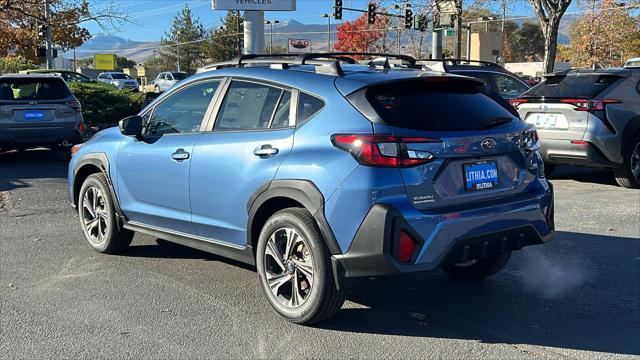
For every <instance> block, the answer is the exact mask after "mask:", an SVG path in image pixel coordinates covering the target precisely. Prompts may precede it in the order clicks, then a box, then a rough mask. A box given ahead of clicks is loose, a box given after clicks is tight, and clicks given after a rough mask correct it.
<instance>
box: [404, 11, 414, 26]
mask: <svg viewBox="0 0 640 360" xmlns="http://www.w3.org/2000/svg"><path fill="white" fill-rule="evenodd" d="M412 27H413V11H411V9H406V10H405V11H404V28H405V29H411V28H412Z"/></svg>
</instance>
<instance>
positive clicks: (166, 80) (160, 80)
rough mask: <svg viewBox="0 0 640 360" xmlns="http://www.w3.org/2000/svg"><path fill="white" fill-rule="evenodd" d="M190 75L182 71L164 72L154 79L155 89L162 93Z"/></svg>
mask: <svg viewBox="0 0 640 360" xmlns="http://www.w3.org/2000/svg"><path fill="white" fill-rule="evenodd" d="M187 77H189V74H188V73H186V72H181V71H174V72H162V73H160V74H158V76H156V78H155V79H153V81H152V83H153V90H154V92H156V93H161V92H165V91H167V90H169V89H170V88H171V87H173V85H175V84H177V83H178V82H180V81H182V80H184V79H186V78H187Z"/></svg>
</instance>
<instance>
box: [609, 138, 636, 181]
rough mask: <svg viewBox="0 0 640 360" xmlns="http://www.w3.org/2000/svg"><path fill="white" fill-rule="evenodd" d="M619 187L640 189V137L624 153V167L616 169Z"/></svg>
mask: <svg viewBox="0 0 640 360" xmlns="http://www.w3.org/2000/svg"><path fill="white" fill-rule="evenodd" d="M613 173H614V175H615V177H616V182H617V183H618V185H620V186H622V187H626V188H630V189H638V188H640V136H638V137H636V138H635V140H634V141H633V142H632V143H631V146H628V147H627V149H626V151H624V163H623V165H622V167H620V168H617V169H614V170H613Z"/></svg>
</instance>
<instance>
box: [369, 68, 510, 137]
mask: <svg viewBox="0 0 640 360" xmlns="http://www.w3.org/2000/svg"><path fill="white" fill-rule="evenodd" d="M480 91H481V86H477V85H475V84H473V83H470V82H469V81H466V80H465V81H457V80H456V81H451V80H449V81H435V82H434V81H432V80H427V79H421V80H411V81H403V82H401V83H398V82H394V83H390V84H384V85H378V86H374V87H371V88H370V89H368V90H367V99H368V100H369V103H370V104H371V105H372V106H373V108H374V110H375V111H376V113H378V116H380V118H381V119H382V120H383V121H384V122H385V123H386V124H389V125H392V126H398V127H403V128H407V129H414V130H425V131H464V130H479V129H485V128H489V127H493V126H497V125H500V124H505V123H509V122H511V121H513V120H514V119H516V117H515V116H514V115H513V114H512V113H511V112H509V111H508V110H507V109H506V108H505V107H504V106H501V105H500V104H498V103H497V102H496V101H494V100H493V99H492V98H491V97H489V96H487V95H485V94H483V93H481V92H480ZM491 124H493V125H491Z"/></svg>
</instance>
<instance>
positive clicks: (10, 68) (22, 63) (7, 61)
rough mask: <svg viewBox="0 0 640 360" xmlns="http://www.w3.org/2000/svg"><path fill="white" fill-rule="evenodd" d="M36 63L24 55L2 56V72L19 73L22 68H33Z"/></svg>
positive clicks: (0, 68) (0, 69) (0, 70)
mask: <svg viewBox="0 0 640 360" xmlns="http://www.w3.org/2000/svg"><path fill="white" fill-rule="evenodd" d="M34 67H35V65H34V64H33V63H32V62H31V61H29V60H26V59H25V58H23V57H22V56H14V55H9V56H5V57H3V58H0V74H7V73H17V72H18V71H20V70H27V69H33V68H34Z"/></svg>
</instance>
